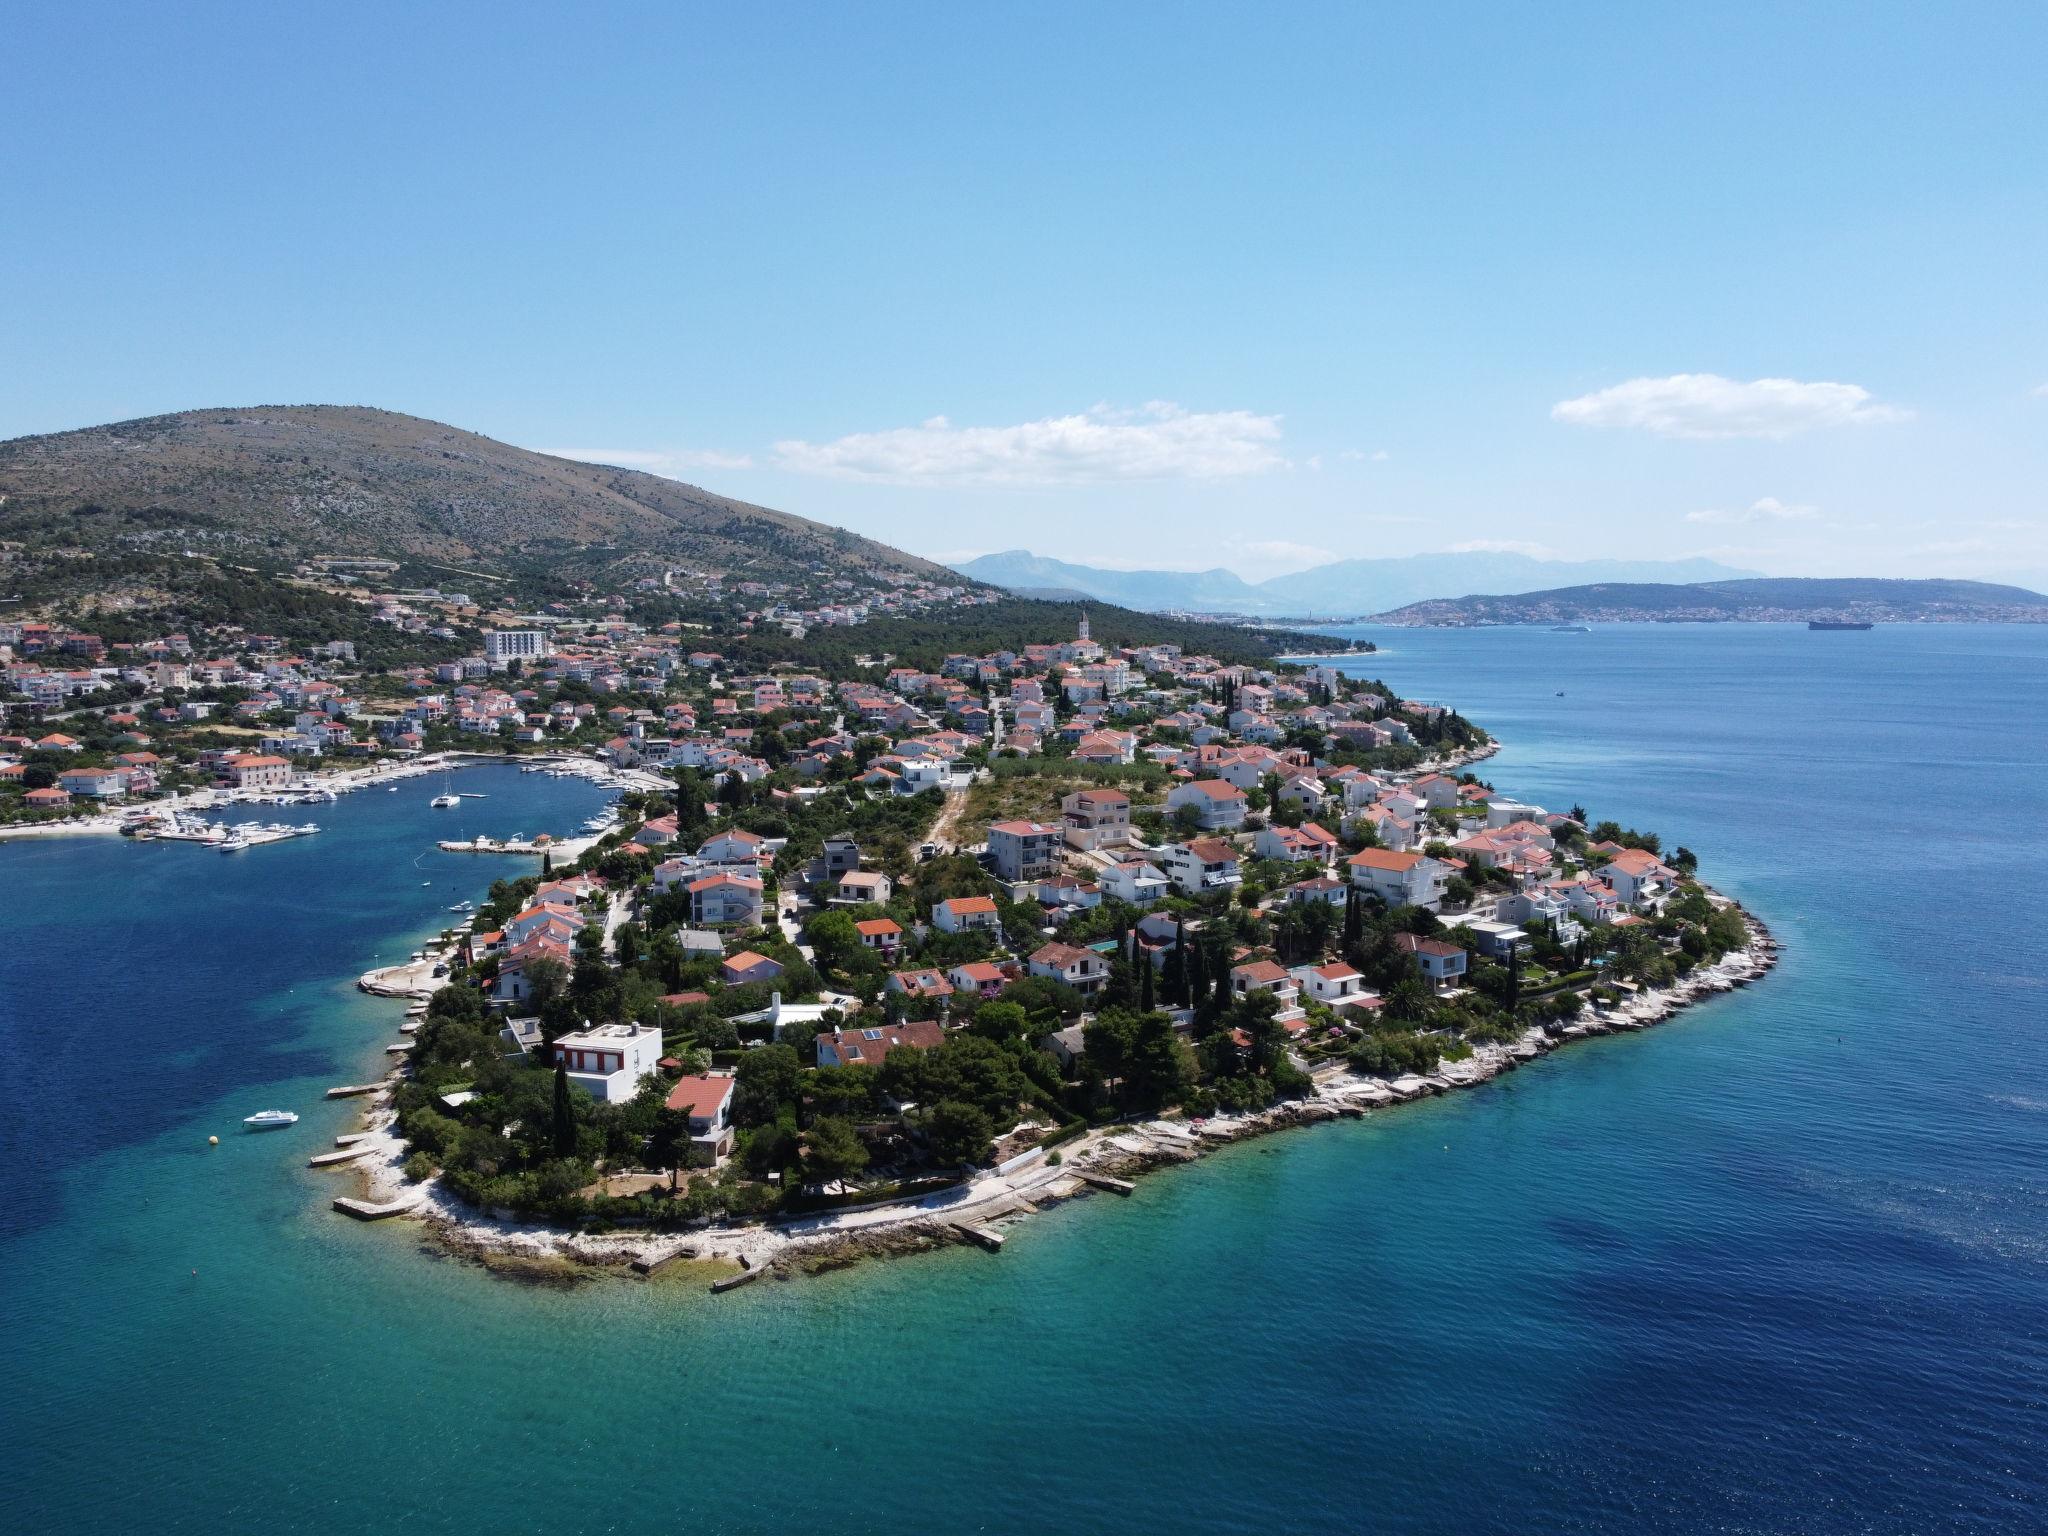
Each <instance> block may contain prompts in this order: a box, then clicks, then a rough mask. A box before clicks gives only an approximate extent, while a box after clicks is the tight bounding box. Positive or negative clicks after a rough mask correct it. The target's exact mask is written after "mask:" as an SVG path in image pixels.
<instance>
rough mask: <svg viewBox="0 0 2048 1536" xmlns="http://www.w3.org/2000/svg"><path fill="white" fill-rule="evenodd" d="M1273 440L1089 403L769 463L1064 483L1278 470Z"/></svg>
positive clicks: (904, 431)
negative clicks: (1000, 423)
mask: <svg viewBox="0 0 2048 1536" xmlns="http://www.w3.org/2000/svg"><path fill="white" fill-rule="evenodd" d="M1279 441H1280V418H1279V417H1278V416H1261V415H1258V414H1256V413H1254V412H1251V411H1185V410H1182V409H1181V408H1180V407H1179V406H1177V405H1173V404H1170V403H1168V402H1165V401H1154V402H1152V403H1151V404H1149V405H1147V406H1145V407H1144V408H1143V409H1142V410H1137V411H1123V410H1114V409H1112V408H1110V407H1108V406H1103V405H1098V406H1095V407H1093V408H1092V409H1090V410H1086V411H1082V412H1080V413H1078V414H1076V415H1072V416H1051V417H1047V418H1045V419H1044V420H1041V421H1026V422H1020V423H1019V424H1017V425H1016V426H1009V427H960V426H955V425H954V424H953V423H952V422H950V421H948V420H947V419H946V418H945V417H943V416H934V417H932V418H931V419H930V420H929V421H926V422H923V423H921V424H920V425H918V426H915V427H893V428H890V429H889V430H887V431H883V432H856V433H854V434H852V435H851V436H848V437H841V438H835V439H834V440H833V441H831V442H829V443H807V442H800V441H794V440H792V441H788V442H780V443H777V444H776V445H775V457H776V462H777V463H778V464H780V465H781V466H782V467H783V468H784V469H791V470H795V471H797V472H798V473H800V474H807V475H829V476H831V477H833V478H835V479H841V480H871V481H880V482H884V483H887V484H892V485H920V484H928V485H1073V484H1083V483H1087V482H1091V481H1114V480H1214V479H1221V478H1224V477H1227V476H1234V475H1256V474H1261V473H1264V472H1265V471H1268V470H1275V469H1285V468H1287V467H1288V461H1287V460H1286V459H1285V458H1283V457H1282V456H1281V454H1280V452H1279V448H1278V444H1279Z"/></svg>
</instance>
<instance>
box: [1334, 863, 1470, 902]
mask: <svg viewBox="0 0 2048 1536" xmlns="http://www.w3.org/2000/svg"><path fill="white" fill-rule="evenodd" d="M1344 862H1345V865H1346V866H1347V867H1348V868H1349V870H1350V871H1351V883H1352V884H1353V885H1355V886H1357V887H1358V888H1359V889H1360V890H1362V891H1365V892H1366V893H1367V894H1369V895H1373V896H1377V897H1379V899H1380V900H1381V901H1384V902H1385V903H1386V904H1387V905H1388V906H1390V907H1428V908H1431V909H1432V910H1434V909H1435V907H1436V906H1437V905H1438V904H1439V903H1441V902H1442V901H1443V899H1444V882H1445V881H1446V879H1448V878H1449V875H1450V871H1449V870H1448V869H1447V868H1446V867H1445V866H1444V865H1443V864H1441V863H1439V862H1438V861H1437V860H1435V859H1432V858H1431V857H1429V855H1427V854H1423V853H1392V852H1389V851H1388V850H1387V849H1385V848H1366V849H1362V850H1361V851H1359V852H1357V853H1354V854H1353V855H1351V857H1350V858H1348V859H1346V860H1345V861H1344Z"/></svg>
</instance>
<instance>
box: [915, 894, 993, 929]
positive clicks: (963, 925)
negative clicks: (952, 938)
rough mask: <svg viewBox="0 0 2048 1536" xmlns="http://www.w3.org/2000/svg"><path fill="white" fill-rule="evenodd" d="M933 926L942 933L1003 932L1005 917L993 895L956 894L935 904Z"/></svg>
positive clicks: (933, 907)
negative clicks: (997, 907)
mask: <svg viewBox="0 0 2048 1536" xmlns="http://www.w3.org/2000/svg"><path fill="white" fill-rule="evenodd" d="M932 926H933V927H934V928H936V929H938V930H939V931H940V932H941V933H973V932H975V931H976V930H980V931H981V932H984V933H1001V932H1002V930H1003V918H1002V914H1001V913H1000V912H998V911H997V910H996V903H995V898H994V897H992V896H955V897H954V898H953V899H952V900H950V901H941V902H936V903H934V904H933V906H932Z"/></svg>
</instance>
